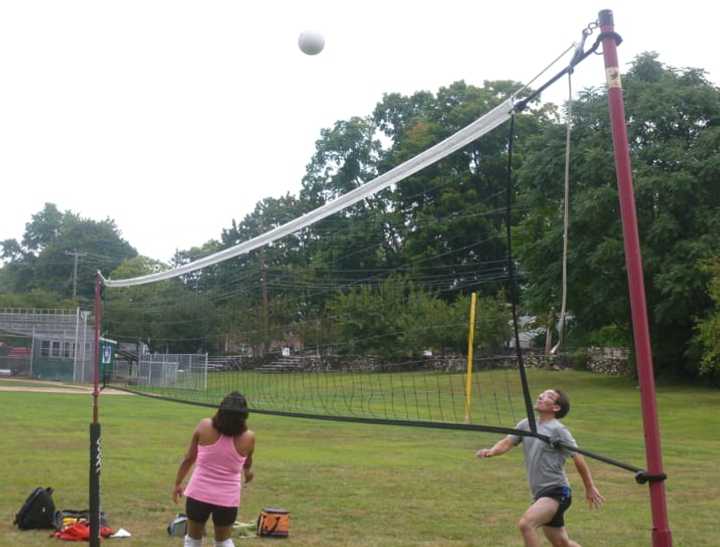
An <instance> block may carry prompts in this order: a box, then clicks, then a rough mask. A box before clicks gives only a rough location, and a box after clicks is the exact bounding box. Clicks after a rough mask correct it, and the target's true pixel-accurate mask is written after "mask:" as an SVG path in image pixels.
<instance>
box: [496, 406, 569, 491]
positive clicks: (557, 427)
mask: <svg viewBox="0 0 720 547" xmlns="http://www.w3.org/2000/svg"><path fill="white" fill-rule="evenodd" d="M515 429H519V430H520V431H530V426H529V424H528V420H527V418H525V419H524V420H522V421H521V422H520V423H519V424H517V425H516V426H515ZM537 432H538V433H540V434H541V435H546V436H547V437H548V438H550V440H552V441H560V442H562V443H563V444H566V445H568V446H577V443H576V442H575V439H573V437H572V435H571V434H570V432H569V431H568V429H567V428H566V427H565V426H564V425H563V424H561V423H560V422H559V421H558V420H550V421H549V422H542V423H541V422H537ZM510 437H511V438H512V441H513V444H514V445H515V446H517V445H518V444H520V443H522V445H523V451H524V452H525V467H526V468H527V474H528V482H529V483H530V491H531V492H532V495H533V497H536V496H537V495H538V493H539V492H540V491H541V490H543V489H545V488H549V487H551V486H570V484H569V483H568V479H567V475H565V469H564V466H565V460H566V459H567V458H568V457H569V456H572V452H571V451H569V450H566V449H563V448H559V449H558V448H553V447H552V446H551V445H549V444H547V443H546V442H544V441H541V440H540V439H537V438H535V437H521V436H520V435H510Z"/></svg>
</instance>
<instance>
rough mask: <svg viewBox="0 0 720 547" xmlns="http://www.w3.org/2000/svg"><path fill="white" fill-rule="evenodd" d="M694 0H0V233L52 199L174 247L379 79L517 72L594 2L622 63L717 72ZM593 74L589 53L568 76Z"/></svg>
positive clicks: (304, 156)
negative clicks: (307, 42)
mask: <svg viewBox="0 0 720 547" xmlns="http://www.w3.org/2000/svg"><path fill="white" fill-rule="evenodd" d="M702 4H705V5H704V6H703V5H702ZM702 4H701V2H700V1H699V0H685V1H684V2H663V1H656V2H650V1H646V0H642V1H632V2H631V1H629V0H624V1H623V2H619V1H615V2H612V1H611V0H610V1H606V2H597V1H591V0H574V1H550V0H548V1H545V2H537V1H527V0H515V1H510V2H484V1H480V0H468V1H458V0H446V1H445V2H439V1H437V0H436V1H432V2H430V1H426V0H363V1H359V0H356V1H352V2H350V1H346V0H334V1H321V0H295V1H290V0H286V1H280V0H264V1H261V2H243V1H240V0H235V1H210V0H206V1H194V2H189V1H183V0H123V1H114V2H108V1H103V0H89V1H74V0H62V1H59V0H47V1H45V0H15V1H11V0H0V188H2V192H1V193H0V196H1V197H0V200H1V205H0V240H3V239H7V238H17V239H20V238H21V237H22V234H23V231H24V226H25V223H26V222H28V221H29V220H30V217H31V215H32V214H34V213H36V212H38V211H39V210H41V209H42V207H43V204H44V203H45V202H53V203H55V204H56V205H57V206H58V207H59V208H60V209H61V210H68V209H69V210H72V211H74V212H76V213H79V214H81V215H82V216H85V217H90V218H93V219H96V220H101V219H103V218H106V217H110V218H112V219H114V220H115V221H116V222H117V225H118V226H119V228H120V230H121V231H122V234H123V237H125V238H126V239H127V240H128V241H129V242H130V243H131V244H132V245H133V246H134V247H135V248H136V249H138V251H139V252H140V253H142V254H145V255H148V256H151V257H153V258H157V259H161V260H168V259H169V258H170V257H171V256H172V254H173V253H174V251H175V249H189V248H190V247H192V246H197V245H201V244H203V243H204V242H206V241H208V240H210V239H219V237H220V233H221V230H222V228H225V227H228V226H230V224H231V221H232V219H233V218H235V219H237V220H238V221H239V220H241V219H242V218H243V217H244V216H245V215H246V214H247V213H248V212H250V211H251V210H252V209H253V207H254V205H255V204H256V203H257V202H258V201H259V200H260V199H262V198H264V197H269V196H272V197H279V196H281V195H283V194H285V193H287V192H291V193H293V194H296V193H297V192H298V190H299V189H300V181H301V178H302V176H303V174H304V172H305V165H306V164H307V163H308V161H309V160H310V157H311V155H312V153H313V150H314V143H315V141H316V140H317V139H318V137H319V135H320V130H321V129H322V128H325V127H330V126H331V125H332V124H333V123H334V122H335V121H337V120H341V119H348V118H349V117H351V116H364V115H367V114H369V113H370V112H371V111H372V109H373V107H374V105H375V104H376V103H377V102H378V101H379V100H380V99H381V98H382V94H383V93H384V92H401V93H403V94H410V93H413V92H415V91H418V90H423V89H424V90H430V91H433V92H434V91H436V90H437V89H438V88H439V87H441V86H445V85H448V84H450V83H452V82H453V81H456V80H460V79H463V80H465V81H466V82H468V83H470V84H476V85H482V82H483V81H484V80H492V79H513V80H518V81H527V80H529V79H530V78H531V77H533V76H534V75H535V74H536V73H537V72H539V71H540V70H541V69H542V68H543V67H544V66H545V65H547V64H548V63H549V62H550V61H551V60H552V59H553V58H555V57H556V56H557V55H558V54H559V53H561V52H562V51H563V50H564V49H565V48H566V47H567V46H569V45H570V44H571V43H572V42H573V41H575V40H576V39H577V38H578V37H579V34H580V31H581V30H582V28H583V27H584V26H585V25H586V24H587V23H589V22H590V21H591V20H594V19H595V18H596V16H597V13H598V11H599V10H600V9H605V8H607V9H612V10H613V11H614V13H615V23H616V30H617V31H618V32H619V33H620V34H621V35H622V36H623V38H624V40H625V41H624V43H623V44H622V46H621V47H620V49H619V56H620V61H621V63H623V64H625V63H628V62H630V61H631V60H632V58H633V57H634V56H635V55H637V54H638V53H640V52H642V51H648V50H655V51H658V52H659V53H660V55H661V57H660V60H661V61H663V62H665V63H667V64H670V65H673V66H677V67H682V66H694V67H701V68H704V69H706V70H708V71H709V73H710V78H711V80H713V81H714V82H716V83H717V82H718V80H720V55H718V53H717V47H715V46H713V45H712V44H713V43H714V38H715V35H716V34H717V21H718V17H717V16H718V12H720V9H719V8H717V7H712V6H713V4H712V2H703V3H702ZM306 29H317V30H319V31H321V32H322V33H323V34H324V36H325V39H326V47H325V50H324V51H323V52H322V53H321V54H320V55H317V56H314V57H309V56H306V55H303V54H302V53H301V52H300V51H299V49H298V47H297V38H298V35H299V33H300V32H301V31H302V30H306ZM559 68H560V67H558V68H557V70H559ZM603 74H604V71H603V65H602V58H601V57H599V56H595V57H593V58H591V59H588V60H587V61H586V62H585V63H583V64H582V65H581V67H580V68H579V69H578V71H577V73H576V76H575V84H574V85H575V87H576V89H579V88H580V87H582V86H589V85H593V86H599V85H602V84H603V83H604V77H603ZM566 89H567V87H566V83H564V82H562V83H559V84H556V86H555V89H554V91H553V92H552V93H550V94H548V95H546V97H545V98H546V99H548V100H553V101H554V102H559V101H561V100H562V99H563V98H564V96H565V94H566Z"/></svg>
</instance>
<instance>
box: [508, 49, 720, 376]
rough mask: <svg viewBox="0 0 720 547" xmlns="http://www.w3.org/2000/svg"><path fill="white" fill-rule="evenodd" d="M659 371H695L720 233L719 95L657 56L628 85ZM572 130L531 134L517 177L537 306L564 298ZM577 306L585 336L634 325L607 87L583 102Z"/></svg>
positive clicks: (575, 203)
mask: <svg viewBox="0 0 720 547" xmlns="http://www.w3.org/2000/svg"><path fill="white" fill-rule="evenodd" d="M623 83H624V87H625V103H626V111H627V112H628V136H629V140H630V146H631V155H632V161H633V168H634V173H633V175H634V183H635V194H636V205H637V211H638V224H639V230H640V240H641V245H642V255H643V262H644V269H645V282H646V292H647V302H648V312H649V320H650V325H651V334H652V339H653V352H654V360H655V365H656V369H658V370H661V371H666V372H674V373H682V372H685V373H688V372H689V373H693V370H695V368H696V365H695V364H694V363H692V362H691V361H690V360H688V359H687V350H688V346H689V343H690V341H691V339H692V336H693V328H694V323H693V317H694V316H697V315H698V314H699V313H700V312H701V311H702V310H704V309H705V308H706V306H707V304H708V297H707V293H706V292H705V290H704V286H705V282H706V280H707V274H705V273H703V272H702V271H701V270H700V269H699V268H698V266H697V264H698V261H700V260H702V259H703V258H707V257H710V256H712V255H713V254H714V253H715V252H716V249H717V240H718V237H719V236H720V161H718V157H720V127H719V126H718V123H717V121H718V120H719V119H720V92H719V90H718V89H717V88H715V87H714V86H713V85H711V84H710V82H708V81H707V80H706V79H705V77H704V73H703V71H701V70H698V69H684V70H677V69H674V68H671V67H667V66H665V65H663V64H662V63H660V62H659V61H658V60H657V55H656V54H644V55H641V56H639V57H638V58H637V59H635V61H634V63H633V65H632V67H631V69H630V71H629V73H628V74H627V76H626V77H625V78H624V80H623ZM563 141H564V128H563V127H561V126H560V125H558V124H556V123H554V122H552V121H549V122H548V123H545V124H544V125H543V127H542V131H541V132H539V133H538V134H537V135H535V136H533V138H532V139H530V140H529V141H528V145H527V151H526V152H525V154H524V162H523V165H522V166H521V168H520V169H519V172H518V182H519V186H520V190H521V198H520V199H521V205H522V206H523V207H524V208H525V210H526V211H527V213H526V214H525V216H524V218H522V220H521V222H520V225H519V226H518V228H517V231H516V235H517V240H518V242H519V253H518V254H519V257H520V259H521V264H522V269H523V271H524V272H526V281H527V283H526V291H525V298H526V302H527V303H528V304H529V306H530V307H531V308H532V309H533V310H534V311H535V312H538V313H543V312H546V311H547V310H548V309H550V308H551V307H552V306H555V307H557V305H558V304H557V303H558V302H559V299H560V258H561V249H562V187H563V185H562V180H563V161H564V160H563V148H564V142H563ZM572 150H573V154H572V163H571V176H572V189H571V217H572V223H571V228H570V253H569V259H568V263H569V281H568V302H569V305H570V307H571V312H572V315H573V316H574V318H575V324H576V326H577V327H578V332H579V333H584V335H585V336H586V337H587V336H592V335H593V333H598V332H600V331H602V330H603V329H605V330H606V331H607V328H608V327H613V329H614V332H616V333H617V332H619V331H621V332H623V333H624V336H623V338H624V339H625V341H626V342H627V343H628V345H630V341H631V336H632V330H631V325H630V320H629V317H630V311H629V301H628V296H627V294H628V291H627V277H626V271H625V262H624V252H623V239H622V229H621V224H620V217H619V211H618V209H619V204H618V196H617V185H616V181H615V174H614V158H613V154H612V147H611V134H610V126H609V120H608V112H607V97H606V94H605V91H599V90H592V89H591V90H586V91H585V92H584V93H583V94H581V96H580V98H579V99H578V100H577V101H576V102H575V103H574V104H573V143H572ZM586 339H587V338H586Z"/></svg>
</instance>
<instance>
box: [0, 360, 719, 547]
mask: <svg viewBox="0 0 720 547" xmlns="http://www.w3.org/2000/svg"><path fill="white" fill-rule="evenodd" d="M530 381H531V385H532V386H533V389H534V391H540V390H541V389H542V388H544V387H551V386H555V387H561V388H564V389H566V390H567V391H568V392H569V393H570V397H571V400H572V411H571V413H570V415H569V416H568V417H567V418H565V420H563V421H564V423H565V424H566V425H568V426H569V427H570V428H571V430H572V432H573V434H574V435H575V437H576V439H578V441H579V442H580V444H581V446H584V447H585V448H587V449H590V450H594V451H597V452H601V453H603V454H606V455H608V456H611V457H613V458H616V459H620V460H623V461H626V462H628V463H632V464H635V465H638V466H643V462H644V449H643V446H642V428H641V421H640V408H639V390H638V389H637V388H636V387H635V385H634V384H633V383H632V382H630V381H627V380H624V379H618V378H605V377H599V376H593V375H590V374H588V373H579V372H574V371H563V372H546V371H531V373H530ZM251 403H252V401H251ZM658 405H659V409H660V414H661V415H660V419H661V425H662V427H663V443H664V456H665V467H666V472H667V473H668V475H669V480H668V482H667V492H668V505H669V515H670V523H671V527H672V529H673V537H674V540H675V545H679V546H693V547H695V546H710V545H717V544H718V541H717V533H716V528H717V524H716V522H717V515H718V512H720V480H719V479H720V472H719V471H718V465H717V464H716V459H717V457H718V456H717V455H718V453H720V435H718V432H720V413H718V409H719V408H720V391H717V390H708V389H701V388H694V387H685V386H663V387H662V388H660V389H659V392H658ZM207 410H208V409H203V408H200V407H193V406H188V405H182V404H176V403H169V402H163V401H153V400H150V399H147V398H144V397H132V396H127V397H124V396H113V397H104V398H102V399H101V414H100V419H101V422H102V424H103V457H104V458H103V461H104V467H103V474H102V490H103V491H102V496H103V510H104V511H106V512H107V514H108V516H109V520H110V524H111V526H113V527H123V528H126V529H127V530H129V531H130V532H131V533H132V534H133V538H131V539H129V540H122V541H120V540H117V541H118V543H122V545H126V546H158V545H160V546H162V545H180V544H181V540H179V539H177V538H169V537H168V536H167V535H166V533H165V531H164V528H165V526H166V525H167V523H168V521H169V520H170V519H171V518H172V517H173V516H174V514H175V512H177V511H180V510H182V509H181V508H180V507H177V506H174V505H173V503H172V501H171V500H170V492H171V487H172V483H173V479H174V475H175V471H176V466H177V464H178V462H179V460H180V458H181V455H182V453H183V450H184V449H185V446H186V444H187V442H188V441H189V437H190V434H191V431H192V429H193V427H194V426H195V424H196V422H197V421H198V420H199V419H200V418H201V417H203V416H205V415H207ZM0 412H2V416H3V417H4V426H5V436H4V440H3V448H2V455H3V460H4V464H5V465H4V466H3V468H4V473H3V478H2V481H1V482H0V484H2V488H1V489H0V491H2V493H3V496H1V497H0V545H8V546H10V545H13V546H14V545H56V544H58V543H57V540H55V539H50V538H49V537H48V533H47V532H45V531H29V532H18V531H16V530H15V529H14V528H13V527H12V525H11V522H12V516H13V513H14V512H15V511H16V510H17V509H18V508H19V506H20V505H21V504H22V502H23V500H24V499H25V497H26V496H27V494H28V493H29V492H30V491H31V490H32V489H33V488H34V487H36V486H52V487H54V488H55V491H56V493H55V496H54V497H55V500H56V503H57V505H58V506H59V507H60V508H70V509H83V508H86V506H87V478H88V422H89V420H90V397H89V396H88V395H73V396H68V395H60V394H52V393H17V392H0ZM251 427H252V428H253V429H254V430H255V431H256V433H257V439H258V440H257V443H258V444H257V455H256V462H255V471H256V478H255V482H253V483H251V484H250V485H249V486H248V487H247V490H246V491H245V492H244V496H243V502H242V506H241V511H240V520H242V521H248V520H253V519H254V518H255V517H256V515H257V513H258V511H259V509H260V508H262V507H263V506H282V507H285V508H286V509H288V510H290V511H291V514H292V517H291V518H292V522H291V536H292V537H291V539H290V540H288V541H287V542H285V543H287V544H292V545H302V546H306V545H307V546H313V545H333V546H334V545H368V546H370V545H373V546H391V547H392V546H400V545H423V546H445V545H447V546H470V545H478V546H480V545H483V546H504V545H521V542H520V540H519V535H518V534H517V532H516V531H515V522H516V521H517V518H518V517H519V516H520V514H521V513H522V512H523V511H524V509H525V507H526V506H527V503H528V492H527V484H526V481H525V475H524V468H523V465H522V454H521V451H520V450H515V451H513V452H511V453H510V454H508V455H507V456H504V457H501V458H496V459H492V460H485V461H479V460H476V459H475V458H474V456H473V453H474V451H475V450H476V449H477V448H479V447H482V446H488V445H490V444H491V443H493V442H494V441H495V440H496V439H497V438H498V437H497V436H494V435H489V434H479V433H468V432H453V431H441V430H426V429H416V428H404V427H392V426H372V425H360V424H345V423H336V422H320V421H311V420H302V419H293V418H279V417H271V416H263V415H254V416H251ZM590 464H591V467H592V469H593V472H594V475H595V478H596V482H597V484H598V486H599V488H600V490H601V491H602V493H603V494H604V495H605V496H606V498H607V503H606V505H605V507H604V508H603V509H602V510H601V511H600V512H597V513H590V511H589V510H588V509H587V508H586V507H585V506H584V504H583V500H582V485H581V483H580V482H579V478H578V476H577V474H576V473H575V471H574V469H573V466H572V464H569V467H568V470H569V475H570V480H571V482H572V483H573V485H574V486H575V487H576V490H575V493H576V498H575V503H574V505H573V508H572V509H571V510H570V512H569V513H568V522H569V525H568V529H569V531H570V532H571V534H572V536H574V537H575V539H576V540H577V541H578V542H579V543H581V544H582V545H584V546H585V547H588V546H619V545H622V546H641V545H649V543H650V532H649V528H650V526H651V524H650V514H649V503H648V493H647V486H639V485H637V484H635V482H634V480H633V477H632V475H631V474H630V473H628V472H626V471H622V470H620V469H616V468H613V467H609V466H607V465H605V464H601V463H597V462H592V461H591V462H590ZM237 543H238V544H239V545H266V544H267V542H266V541H264V540H259V539H252V540H239V541H238V542H237Z"/></svg>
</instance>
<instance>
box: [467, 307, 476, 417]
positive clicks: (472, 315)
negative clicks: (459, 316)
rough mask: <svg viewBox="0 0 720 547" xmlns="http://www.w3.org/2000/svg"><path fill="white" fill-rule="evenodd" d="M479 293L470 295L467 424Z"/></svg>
mask: <svg viewBox="0 0 720 547" xmlns="http://www.w3.org/2000/svg"><path fill="white" fill-rule="evenodd" d="M476 304H477V293H472V295H470V324H469V325H468V351H467V375H466V377H465V423H466V424H469V423H470V397H471V396H472V367H473V346H474V339H475V306H476Z"/></svg>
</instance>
